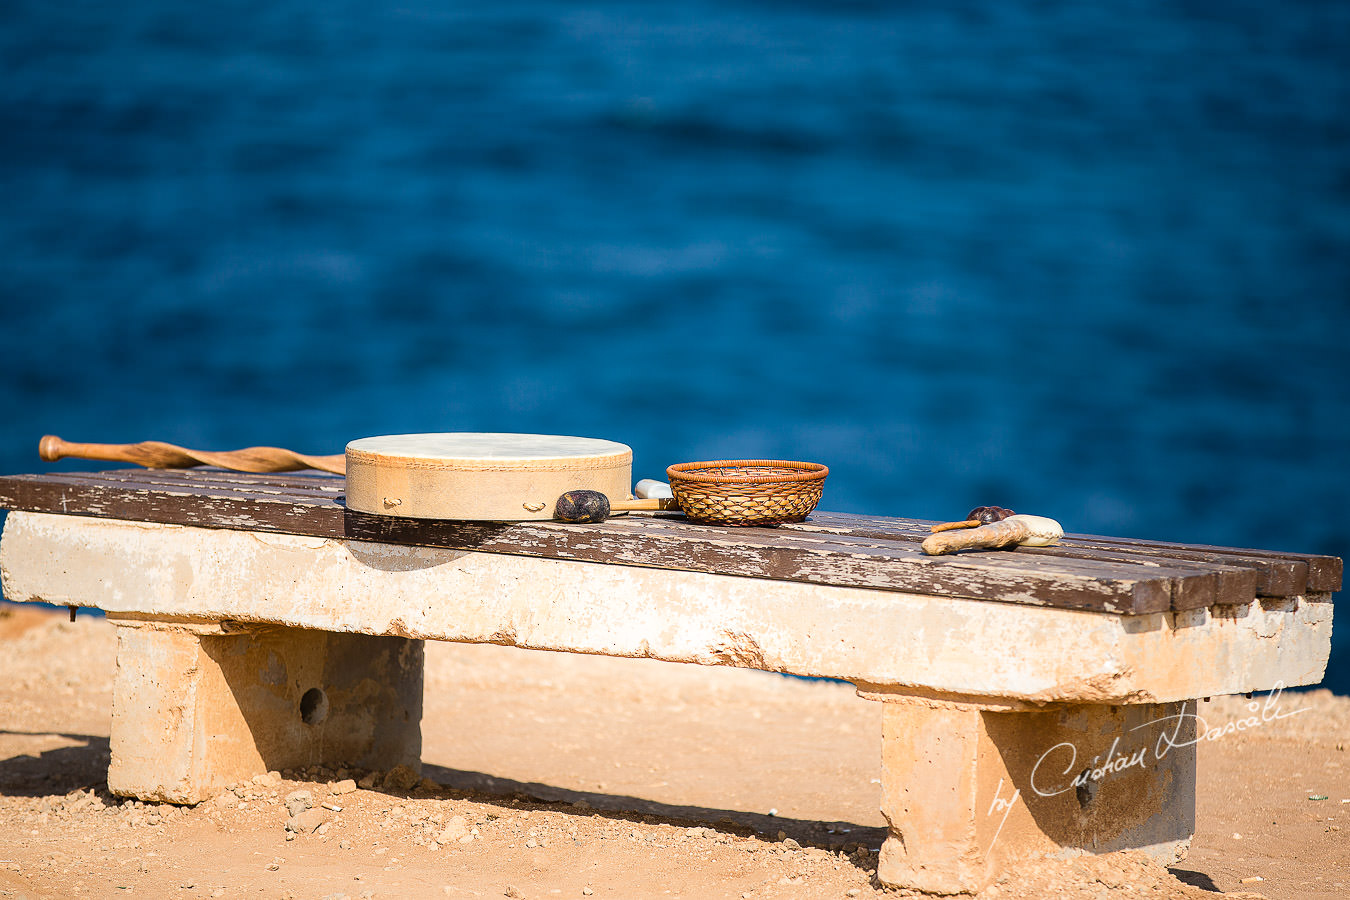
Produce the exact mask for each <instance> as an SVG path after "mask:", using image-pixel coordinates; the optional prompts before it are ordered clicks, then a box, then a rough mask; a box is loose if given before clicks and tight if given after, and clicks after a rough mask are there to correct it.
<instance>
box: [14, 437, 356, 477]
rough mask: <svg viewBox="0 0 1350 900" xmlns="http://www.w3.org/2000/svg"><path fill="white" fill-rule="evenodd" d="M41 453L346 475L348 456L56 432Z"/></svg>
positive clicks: (160, 465)
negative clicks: (70, 437)
mask: <svg viewBox="0 0 1350 900" xmlns="http://www.w3.org/2000/svg"><path fill="white" fill-rule="evenodd" d="M38 455H39V456H41V457H42V458H43V459H45V460H47V461H48V462H55V461H56V460H58V459H64V458H66V457H74V458H76V459H101V460H104V461H106V462H125V463H131V464H132V465H137V466H145V467H146V468H147V469H188V468H192V467H193V466H216V467H218V468H221V469H232V470H233V471H236V472H294V471H297V470H299V469H318V470H319V471H321V472H332V473H333V474H335V475H345V474H346V472H347V457H346V456H345V455H337V456H306V455H304V454H303V453H296V452H295V451H293V450H283V449H282V448H280V447H245V448H244V449H242V450H220V451H211V450H188V449H186V448H184V447H179V446H176V445H174V444H166V443H164V442H162V441H141V442H140V443H139V444H77V443H74V442H72V441H63V440H61V439H60V438H59V437H57V436H56V435H54V434H49V435H46V436H45V437H43V438H42V440H41V441H40V442H38Z"/></svg>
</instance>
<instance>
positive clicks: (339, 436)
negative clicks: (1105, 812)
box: [0, 0, 1350, 693]
mask: <svg viewBox="0 0 1350 900" xmlns="http://www.w3.org/2000/svg"><path fill="white" fill-rule="evenodd" d="M3 8H4V15H3V17H0V67H2V71H3V86H4V87H3V91H0V186H2V187H3V198H4V199H3V215H0V304H3V307H2V311H3V322H2V324H0V413H3V415H0V471H4V472H26V471H42V470H47V469H50V468H53V467H52V466H48V465H46V464H43V463H41V462H40V461H39V460H38V459H37V457H36V452H35V448H36V443H37V439H38V437H39V436H40V435H42V434H43V433H47V432H53V433H57V434H60V435H62V436H64V437H67V438H70V439H73V440H88V441H109V442H117V441H135V440H142V439H151V438H153V439H160V440H167V441H172V442H176V443H180V444H184V445H187V446H194V447H202V448H215V449H223V448H229V447H238V446H247V445H250V444H263V443H266V444H276V445H281V446H289V447H293V448H295V449H298V450H302V451H306V452H314V453H336V452H340V451H341V449H342V447H343V446H344V444H345V443H346V442H347V441H348V440H350V439H353V438H355V437H361V436H366V435H372V434H384V433H399V432H410V431H458V430H465V431H524V432H542V433H561V434H582V435H592V436H598V437H607V438H612V439H616V440H621V441H624V442H625V443H628V444H630V445H632V446H633V448H634V450H635V456H636V459H635V475H636V476H638V477H642V476H649V475H659V474H660V473H662V472H663V471H664V468H665V466H666V465H668V464H669V463H672V462H678V461H684V460H693V459H707V458H727V457H787V458H799V459H809V460H817V461H820V462H824V463H826V464H828V465H829V466H830V467H831V475H830V478H829V481H828V484H827V489H826V496H825V500H824V503H823V504H822V505H823V507H825V508H829V509H834V510H845V511H857V512H867V513H877V514H895V515H910V516H921V517H931V518H951V517H953V516H959V515H961V514H963V513H965V511H966V510H967V509H969V508H970V507H972V506H976V505H982V504H999V505H1004V506H1012V507H1014V508H1016V509H1018V510H1021V511H1027V512H1037V513H1042V514H1045V515H1050V516H1054V517H1055V518H1057V519H1059V520H1061V521H1062V522H1063V523H1064V524H1065V525H1066V527H1067V528H1068V529H1069V530H1071V531H1085V532H1095V533H1111V534H1120V535H1131V536H1142V537H1155V538H1164V539H1170V540H1181V541H1192V542H1203V543H1211V544H1227V545H1237V546H1257V547H1268V548H1275V549H1285V550H1295V551H1305V552H1315V553H1331V554H1336V555H1339V556H1345V555H1347V552H1350V520H1348V518H1347V515H1346V513H1347V511H1350V477H1348V476H1347V474H1346V463H1347V460H1348V459H1350V390H1348V389H1350V354H1347V352H1346V350H1345V342H1346V338H1347V334H1348V333H1350V152H1348V151H1350V116H1347V111H1348V110H1350V74H1348V73H1347V61H1350V6H1347V5H1345V4H1337V3H1330V2H1326V3H1323V2H1291V3H1280V4H1276V3H1243V2H1222V3H1220V2H1162V0H1152V2H1146V0H1141V2H1127V3H1122V4H1047V3H1042V2H1029V0H1023V2H1011V0H998V2H995V0H944V2H914V3H906V4H886V3H876V4H869V3H838V2H830V3H825V2H821V3H809V2H798V3H762V2H753V0H723V2H718V3H708V2H698V0H695V2H687V3H680V4H660V5H656V4H641V3H618V2H616V3H589V4H575V3H548V2H540V0H534V2H511V0H502V2H497V3H492V4H455V3H442V2H437V3H431V2H425V0H407V2H400V3H393V4H387V5H383V4H368V3H351V2H342V0H332V2H325V3H312V2H300V0H272V2H268V3H242V2H241V3H227V4H218V5H216V4H213V5H208V6H194V5H185V4H182V3H170V2H148V0H131V2H127V3H121V4H101V3H81V2H70V3H37V2H9V3H5V4H4V6H3ZM93 465H97V464H89V465H82V464H79V463H64V464H61V466H62V467H65V468H89V467H91V466H93ZM1337 628H1338V635H1337V638H1336V649H1335V655H1334V659H1333V662H1332V665H1331V668H1330V670H1329V674H1328V679H1327V684H1328V685H1329V686H1332V687H1333V688H1334V689H1336V690H1337V691H1338V692H1341V693H1350V639H1347V637H1346V632H1347V631H1350V617H1348V616H1347V614H1346V613H1344V612H1342V613H1341V614H1340V615H1339V616H1338V617H1337Z"/></svg>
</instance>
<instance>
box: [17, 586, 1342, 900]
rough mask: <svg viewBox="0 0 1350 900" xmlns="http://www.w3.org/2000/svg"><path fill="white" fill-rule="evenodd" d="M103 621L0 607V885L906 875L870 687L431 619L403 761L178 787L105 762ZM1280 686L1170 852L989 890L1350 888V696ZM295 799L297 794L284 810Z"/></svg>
mask: <svg viewBox="0 0 1350 900" xmlns="http://www.w3.org/2000/svg"><path fill="white" fill-rule="evenodd" d="M114 645H115V639H114V635H113V628H112V627H111V626H110V625H108V623H107V622H105V621H103V620H101V619H98V618H95V617H85V616H81V617H80V618H79V619H78V620H77V621H76V622H74V623H70V622H68V621H66V618H65V616H64V615H60V614H54V613H52V612H50V611H47V610H45V609H41V608H27V607H12V606H4V607H0V898H18V897H24V898H55V897H137V896H140V897H154V898H197V897H264V898H283V897H290V898H295V900H307V898H344V897H345V898H351V900H356V898H367V897H378V898H404V897H408V898H421V897H427V898H432V897H434V898H442V897H517V898H549V897H589V896H594V897H597V898H604V897H611V898H647V897H652V898H664V897H690V898H723V897H725V898H746V900H748V898H754V900H769V898H824V897H828V898H849V897H864V898H866V897H872V896H874V895H877V896H886V897H896V896H904V895H905V894H904V893H903V892H887V891H884V890H882V889H880V888H878V887H877V886H876V884H875V880H874V876H875V870H876V858H877V857H876V850H877V848H878V847H880V845H881V841H882V840H883V838H884V836H885V830H884V827H883V826H884V821H883V820H882V818H881V816H880V814H879V813H878V812H877V808H876V807H877V794H878V788H877V783H878V782H877V777H878V768H879V734H880V715H879V712H880V708H879V704H875V703H870V702H868V701H864V700H860V699H858V698H857V697H856V696H855V694H854V692H853V690H852V689H851V687H849V686H847V685H841V684H836V683H828V682H808V681H803V680H798V679H787V678H781V677H778V676H774V675H769V674H765V673H761V672H751V671H742V670H732V669H706V668H702V667H697V666H680V665H673V664H667V663H659V662H653V661H650V660H615V659H605V658H591V657H581V656H574V655H567V654H553V653H539V652H529V651H521V650H515V649H511V648H504V647H495V646H461V645H450V644H428V645H427V676H426V700H425V715H424V719H423V734H424V738H423V772H422V776H423V778H422V780H421V781H420V782H418V781H416V780H415V779H409V778H405V777H403V776H407V775H408V774H409V773H407V772H406V771H405V772H399V771H397V770H396V771H395V772H394V773H392V774H391V773H374V774H371V773H366V772H360V771H354V772H346V771H337V772H330V771H324V770H310V771H304V772H283V773H277V774H274V775H272V776H270V777H269V776H261V777H259V778H258V779H255V780H254V781H253V782H250V783H247V784H243V785H238V786H236V787H235V789H234V790H230V791H225V792H223V793H222V794H221V795H220V796H218V797H216V798H214V799H212V800H210V801H208V802H205V803H202V804H200V805H199V806H196V807H190V808H187V807H184V808H179V807H174V806H169V805H157V804H142V803H140V802H133V801H124V800H121V799H119V798H116V797H113V796H112V795H110V794H109V792H108V790H107V783H106V774H107V765H108V755H109V751H108V723H109V710H110V704H111V680H112V674H113V662H114V649H115V646H114ZM1258 699H1260V698H1259V697H1258ZM1246 703H1247V701H1246V700H1245V699H1244V698H1216V699H1215V700H1214V701H1213V702H1212V703H1210V704H1208V705H1206V706H1203V707H1202V708H1201V714H1202V715H1203V716H1204V717H1205V718H1206V721H1207V722H1208V723H1210V724H1212V725H1221V724H1223V723H1225V722H1228V721H1231V720H1235V719H1237V718H1240V717H1241V716H1242V715H1243V714H1244V711H1245V707H1246ZM1281 703H1282V709H1283V710H1285V711H1288V712H1293V711H1294V710H1299V711H1300V712H1298V713H1297V714H1292V715H1289V716H1287V717H1286V718H1283V719H1280V720H1279V721H1275V722H1271V723H1269V724H1268V725H1266V726H1264V727H1263V728H1260V729H1257V730H1255V731H1251V732H1247V733H1244V734H1238V735H1230V736H1226V737H1224V738H1222V739H1221V740H1214V741H1206V742H1202V743H1201V745H1200V748H1199V754H1200V755H1199V768H1200V771H1199V788H1198V799H1197V811H1196V816H1197V832H1196V835H1195V840H1194V843H1193V844H1192V848H1191V853H1190V856H1189V858H1188V859H1187V860H1185V861H1184V862H1182V863H1180V864H1179V865H1177V866H1176V867H1174V868H1172V869H1171V870H1167V869H1164V868H1162V867H1160V866H1158V865H1156V864H1154V863H1152V862H1150V861H1148V860H1146V859H1144V858H1142V857H1136V856H1134V855H1131V854H1113V855H1111V856H1107V857H1100V858H1084V857H1080V858H1078V859H1072V860H1066V861H1063V862H1057V863H1053V864H1051V863H1046V864H1042V865H1037V866H1035V867H1033V868H1029V869H1027V870H1026V871H1021V872H1016V873H1013V874H1011V875H1010V876H1009V877H1006V878H1005V879H1004V880H1003V881H1002V882H1001V883H999V884H996V885H994V886H991V887H990V888H989V889H988V890H986V891H985V892H984V893H983V894H981V895H980V896H981V897H982V898H989V897H999V898H1041V897H1063V898H1083V900H1089V898H1090V900H1114V898H1126V897H1131V898H1133V897H1149V898H1171V897H1185V898H1205V897H1215V896H1217V895H1218V894H1220V893H1225V894H1226V896H1229V897H1248V898H1251V897H1255V896H1264V897H1268V898H1305V897H1306V898H1314V897H1316V898H1333V897H1335V898H1342V897H1346V896H1350V753H1347V752H1346V746H1347V744H1348V743H1350V698H1345V697H1335V696H1332V695H1331V694H1329V693H1327V692H1325V691H1318V692H1312V693H1299V694H1286V695H1285V696H1284V697H1283V699H1282V701H1281ZM353 782H358V783H359V784H354V783H353ZM414 782H415V783H414ZM303 792H307V793H308V797H306V796H304V793H303ZM288 802H289V803H290V804H291V809H292V810H294V811H297V812H298V811H300V810H301V809H303V807H304V806H305V805H306V804H312V809H310V810H308V811H306V812H303V813H301V815H302V817H303V819H304V820H306V821H307V824H306V825H305V826H304V827H302V828H300V833H298V834H296V833H294V832H293V831H292V832H288V831H287V827H286V823H287V822H288V821H290V811H291V810H288ZM310 828H316V829H317V830H313V831H311V830H309V829H310ZM288 835H289V838H288Z"/></svg>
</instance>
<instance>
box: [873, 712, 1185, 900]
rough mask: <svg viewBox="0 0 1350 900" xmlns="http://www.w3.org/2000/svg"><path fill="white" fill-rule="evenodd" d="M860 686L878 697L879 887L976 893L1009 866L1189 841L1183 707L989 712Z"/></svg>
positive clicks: (1178, 847) (1168, 857) (1178, 846)
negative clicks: (884, 830)
mask: <svg viewBox="0 0 1350 900" xmlns="http://www.w3.org/2000/svg"><path fill="white" fill-rule="evenodd" d="M859 693H860V694H861V695H862V696H864V697H868V698H870V699H879V700H883V701H884V703H885V707H884V711H883V717H882V750H881V758H882V776H881V786H882V788H881V811H882V813H883V814H884V815H885V816H886V820H887V822H888V823H889V826H890V834H889V836H888V837H887V840H886V842H885V844H884V845H883V846H882V849H881V857H880V860H879V862H878V867H877V878H878V880H879V881H881V882H882V883H883V884H885V885H887V886H890V887H898V888H911V889H919V890H924V891H930V892H933V893H941V894H958V893H975V892H978V891H980V890H982V889H984V888H985V887H986V886H988V885H989V883H990V882H992V881H993V880H994V879H996V878H997V877H998V876H999V874H1000V873H1001V872H1002V871H1003V870H1004V869H1005V868H1007V867H1009V866H1011V865H1014V864H1016V863H1017V862H1019V861H1022V860H1028V859H1033V858H1037V857H1044V856H1056V857H1062V856H1067V855H1072V854H1075V853H1083V852H1087V853H1108V852H1112V851H1116V850H1130V849H1134V850H1142V851H1145V852H1148V853H1150V854H1151V855H1153V856H1154V857H1156V858H1158V859H1160V860H1161V861H1162V862H1164V863H1166V864H1170V863H1172V862H1175V861H1177V860H1178V859H1181V858H1183V857H1184V856H1185V854H1186V850H1187V849H1188V847H1189V846H1190V839H1191V835H1192V833H1193V832H1194V830H1195V734H1196V727H1195V721H1196V720H1195V719H1194V718H1193V716H1194V714H1195V706H1194V701H1192V702H1190V703H1189V704H1180V703H1164V704H1142V705H1137V706H1100V705H1058V706H1052V707H1041V708H1036V707H1030V708H1025V709H1015V708H1014V709H1010V708H1008V707H1002V708H996V709H991V708H989V707H988V706H982V705H981V704H978V703H969V702H944V701H941V700H933V699H923V700H920V699H917V698H912V697H904V696H902V695H897V694H890V693H879V692H877V691H872V690H860V691H859Z"/></svg>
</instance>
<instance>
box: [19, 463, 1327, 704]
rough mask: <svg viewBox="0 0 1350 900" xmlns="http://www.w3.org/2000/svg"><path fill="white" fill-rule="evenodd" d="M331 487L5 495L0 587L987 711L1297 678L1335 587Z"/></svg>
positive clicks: (1234, 688)
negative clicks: (831, 687)
mask: <svg viewBox="0 0 1350 900" xmlns="http://www.w3.org/2000/svg"><path fill="white" fill-rule="evenodd" d="M343 485H344V483H343V480H342V479H341V478H335V477H320V476H285V475H241V474H237V473H227V472H212V471H145V470H134V471H116V472H100V473H94V474H59V475H57V474H53V475H43V476H31V475H28V476H10V477H5V478H0V507H8V508H9V509H12V510H19V511H23V512H16V513H12V514H11V517H10V519H11V521H10V523H9V524H8V525H7V527H6V529H5V534H4V540H3V543H2V544H0V550H2V551H3V552H2V553H0V563H3V575H4V579H5V581H4V585H5V591H6V594H7V596H9V597H10V599H14V600H23V599H47V600H48V601H49V602H53V603H69V604H72V605H81V606H84V605H87V606H96V607H99V608H101V609H104V610H106V611H108V612H109V614H110V615H111V614H117V615H124V616H125V615H144V616H150V615H154V616H178V617H187V618H191V619H197V620H206V621H222V620H233V621H239V622H255V623H271V624H277V625H285V626H289V627H298V628H313V629H321V630H329V631H339V632H359V633H365V634H375V635H379V634H385V635H398V636H402V637H408V638H419V639H437V640H454V641H476V642H493V643H507V644H513V645H516V646H520V647H527V648H534V649H545V650H565V651H573V652H581V653H599V654H605V655H612V656H650V657H653V658H658V659H665V660H670V661H675V662H694V663H701V664H720V665H736V666H741V667H746V668H759V669H766V670H769V671H777V672H785V673H790V674H796V675H804V676H820V677H830V678H842V679H847V680H850V681H853V682H854V683H855V684H858V685H859V686H860V687H861V688H863V689H865V690H882V691H885V690H907V691H910V692H917V693H924V694H936V695H941V696H944V697H949V698H956V697H959V698H964V699H966V700H971V699H975V700H978V702H982V703H994V704H1005V705H1006V704H1017V703H1033V704H1034V703H1046V702H1097V703H1139V702H1163V701H1173V700H1182V699H1187V698H1194V697H1204V696H1211V695H1222V694H1228V693H1238V692H1245V691H1251V690H1266V689H1270V688H1273V687H1275V686H1276V685H1277V684H1284V685H1286V686H1292V685H1296V684H1309V683H1316V682H1317V681H1319V680H1320V679H1321V677H1322V674H1323V672H1324V669H1325V666H1326V662H1327V659H1328V656H1329V653H1330V632H1331V603H1330V600H1331V593H1330V592H1331V591H1332V590H1335V589H1336V588H1338V587H1339V585H1340V577H1341V574H1340V573H1341V561H1340V560H1339V559H1337V558H1335V557H1323V556H1308V555H1300V554H1279V553H1270V552H1265V551H1256V550H1231V549H1221V548H1214V547H1199V546H1190V545H1180V544H1161V543H1149V542H1143V541H1129V540H1121V539H1110V538H1101V537H1088V536H1080V535H1071V536H1069V537H1067V538H1066V540H1065V544H1064V546H1062V547H1053V548H1044V549H1034V550H1033V549H1027V548H1022V549H1018V550H1016V551H985V552H978V553H963V554H958V555H954V556H944V557H928V556H925V555H924V554H923V553H922V552H921V551H920V550H919V547H918V543H919V541H920V540H921V539H922V537H923V536H924V535H926V534H928V533H929V531H928V523H925V522H920V521H916V520H910V519H897V518H882V517H873V516H851V515H839V514H832V513H816V514H813V515H812V516H811V517H810V518H809V519H808V520H807V521H806V522H805V523H802V524H799V525H793V526H781V527H778V528H743V529H736V528H715V527H707V526H698V525H692V524H690V523H688V522H686V521H685V520H683V518H682V517H679V516H661V517H657V516H636V515H633V516H627V517H621V518H614V519H611V520H609V521H607V522H604V523H600V524H593V525H569V524H563V523H554V522H531V523H513V524H497V523H465V522H440V521H434V522H433V521H425V520H411V519H398V518H393V517H384V516H370V515H363V514H359V513H353V512H351V511H350V510H347V509H346V508H345V507H344V506H343V504H342V491H343ZM53 513H56V514H57V515H53ZM88 517H95V518H94V519H91V518H88ZM100 518H101V519H104V520H105V521H104V522H103V523H101V524H100V523H99V522H98V521H97V519H100ZM108 520H112V521H108ZM152 523H153V524H154V525H156V526H158V527H155V528H152V527H151V524H152ZM184 526H188V527H184ZM289 536H294V537H289ZM991 601H994V602H991Z"/></svg>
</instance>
